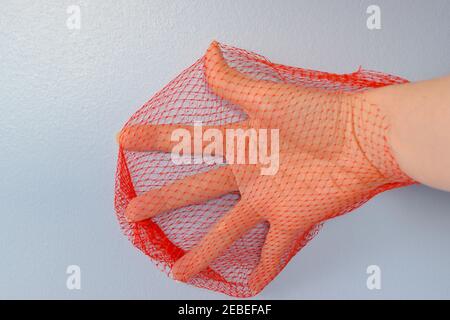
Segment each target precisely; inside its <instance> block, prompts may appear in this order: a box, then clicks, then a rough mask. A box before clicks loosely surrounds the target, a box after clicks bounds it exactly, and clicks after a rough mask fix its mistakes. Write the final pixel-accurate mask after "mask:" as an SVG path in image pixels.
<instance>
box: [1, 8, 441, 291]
mask: <svg viewBox="0 0 450 320" xmlns="http://www.w3.org/2000/svg"><path fill="white" fill-rule="evenodd" d="M72 4H78V5H80V7H81V14H82V15H81V18H82V21H81V23H82V25H81V30H79V31H76V30H75V31H74V30H69V29H68V28H67V27H66V19H67V17H68V14H67V13H66V9H67V6H68V5H72ZM370 4H378V5H379V6H380V7H381V10H382V29H381V30H379V31H370V30H368V29H367V28H366V19H367V16H368V15H367V14H366V8H367V7H368V6H369V5H370ZM449 16H450V1H448V0H433V1H429V0H428V1H426V0H423V1H417V0H415V1H410V0H408V1H406V0H405V1H399V0H397V1H384V0H383V1H382V0H371V1H334V0H329V1H237V0H236V1H210V0H208V1H207V0H196V1H166V0H162V1H156V0H152V1H130V0H122V1H106V0H102V1H100V0H97V1H76V0H71V1H61V0H54V1H18V0H7V1H5V0H2V3H1V10H0V26H1V30H0V152H1V156H0V172H1V178H0V206H1V223H0V298H67V299H77V298H148V299H171V298H180V299H184V298H191V299H214V298H225V296H224V295H221V294H217V293H213V292H208V291H206V290H202V289H198V288H194V287H190V286H187V285H184V284H181V283H176V282H175V281H173V280H171V279H169V278H167V277H166V276H165V275H164V274H163V273H161V272H160V271H158V270H157V269H156V267H154V266H153V264H152V263H151V262H150V261H149V260H148V259H147V257H146V256H144V255H143V254H141V253H140V252H139V251H138V250H136V249H134V248H133V247H132V246H131V244H130V243H129V242H128V241H127V239H126V238H125V237H124V236H123V235H122V233H121V230H120V228H119V226H118V224H117V222H116V218H115V215H114V210H113V184H114V173H115V165H116V153H117V146H116V144H115V141H114V136H115V133H116V132H117V131H118V130H119V129H120V128H121V126H122V125H123V124H124V122H125V121H126V120H127V119H128V117H129V116H131V114H132V113H133V112H134V111H135V110H136V109H137V108H138V107H140V105H142V104H143V103H144V102H145V101H146V100H148V99H149V98H150V97H151V96H152V95H153V94H154V93H155V91H157V90H158V89H160V88H162V87H163V86H164V85H165V84H167V82H168V81H169V80H171V79H172V78H173V77H174V76H175V75H177V74H178V73H179V72H180V71H182V70H183V69H184V68H185V67H187V66H188V65H190V64H191V63H193V62H194V61H195V60H196V59H197V58H198V57H200V56H201V55H202V54H203V52H204V50H205V49H206V48H207V46H208V44H209V42H210V41H211V40H212V39H217V40H219V41H222V42H224V43H227V44H231V45H234V46H238V47H242V48H246V49H249V50H253V51H256V52H258V53H261V54H263V55H265V56H267V57H268V58H270V59H271V60H272V61H275V62H279V63H283V64H289V65H295V66H301V67H305V68H311V69H319V70H323V71H330V72H338V73H344V72H352V71H355V70H356V69H357V68H358V66H359V65H362V66H363V67H365V68H368V69H375V70H379V71H385V72H389V73H392V74H396V75H400V76H403V77H406V78H408V79H410V80H419V79H426V78H430V77H435V76H440V75H444V74H448V73H449V72H450V59H449V57H450V18H449ZM70 264H77V265H79V266H80V267H81V271H82V289H81V290H80V291H69V290H67V289H66V285H65V283H66V277H67V275H66V273H65V271H66V267H67V266H68V265H70ZM371 264H376V265H379V266H380V267H381V270H382V289H381V290H379V291H369V290H368V289H367V288H366V278H367V275H366V268H367V266H368V265H371ZM258 298H268V299H269V298H271V299H272V298H273V299H277V298H288V299H289V298H369V299H372V298H375V299H376V298H450V194H448V193H444V192H440V191H436V190H431V189H428V188H426V187H423V186H414V187H409V188H405V189H401V190H395V191H391V192H388V193H385V194H382V195H381V196H378V197H376V198H375V199H373V200H372V201H370V202H369V203H368V204H366V205H365V206H363V207H362V208H360V209H358V210H356V211H355V212H354V213H352V214H350V215H346V216H344V217H341V218H338V219H335V220H333V221H330V222H328V223H327V224H326V225H325V227H324V228H323V230H322V231H321V232H320V234H319V235H318V236H317V237H316V238H315V239H314V240H313V241H312V242H311V243H310V244H309V245H308V246H307V247H306V248H305V249H304V250H302V251H301V252H300V253H299V254H298V255H297V256H296V257H295V258H294V259H293V261H292V262H291V263H290V264H289V265H288V266H287V267H286V269H285V270H284V271H283V272H282V274H280V275H279V276H278V278H277V279H276V280H275V281H273V283H271V284H270V285H269V286H268V287H267V288H266V290H265V291H264V292H263V293H262V294H260V295H259V296H258Z"/></svg>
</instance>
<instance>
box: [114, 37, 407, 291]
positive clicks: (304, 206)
mask: <svg viewBox="0 0 450 320" xmlns="http://www.w3.org/2000/svg"><path fill="white" fill-rule="evenodd" d="M404 82H406V80H404V79H401V78H399V77H395V76H391V75H387V74H383V73H379V72H373V71H367V70H361V69H360V70H358V71H357V72H354V73H351V74H344V75H338V74H331V73H325V72H319V71H312V70H306V69H301V68H294V67H288V66H284V65H280V64H274V63H271V62H270V61H268V60H267V59H265V58H264V57H262V56H260V55H257V54H255V53H252V52H248V51H245V50H242V49H238V48H233V47H230V46H226V45H223V44H218V43H216V42H213V43H212V44H211V46H210V48H209V49H208V51H207V52H206V54H205V56H204V57H202V58H201V59H199V60H198V61H197V62H196V63H195V64H194V65H192V66H191V67H190V68H188V69H186V70H185V71H183V72H182V73H181V74H180V75H179V76H177V77H176V78H175V79H174V80H173V81H171V82H170V83H169V84H168V85H167V86H166V87H164V88H163V89H162V90H161V91H160V92H158V93H157V94H156V95H154V96H153V98H152V99H151V100H149V101H148V102H147V103H146V104H145V105H144V106H142V107H141V108H140V109H139V110H138V111H137V112H136V113H135V114H134V115H133V116H132V117H131V119H130V120H129V121H128V122H127V123H126V125H125V126H124V128H123V129H122V131H121V133H120V135H119V143H120V149H119V158H118V168H117V175H116V190H115V209H116V212H117V216H118V219H119V221H120V224H121V226H122V228H123V230H124V232H125V233H126V235H127V236H128V237H129V239H130V240H131V241H132V243H133V244H134V245H135V246H136V247H137V248H139V249H140V250H141V251H143V252H144V253H145V254H146V255H148V256H149V257H150V258H151V259H152V260H153V261H154V262H156V264H157V266H159V267H160V268H161V269H162V270H164V271H165V272H167V273H168V274H169V275H170V276H172V277H173V278H175V279H178V280H181V281H185V282H188V283H190V284H192V285H195V286H198V287H202V288H207V289H210V290H215V291H219V292H223V293H225V294H228V295H231V296H236V297H248V296H252V295H255V294H257V293H258V292H259V291H261V290H262V289H263V288H264V287H265V286H266V285H267V284H268V283H269V282H270V281H271V280H272V279H273V278H274V277H275V276H276V275H277V274H278V273H279V272H280V271H281V270H282V269H283V268H284V266H285V265H286V264H287V263H288V262H289V260H290V259H291V258H292V257H293V256H294V255H295V254H296V253H297V252H298V251H299V250H300V249H301V248H302V247H303V246H304V245H305V244H306V243H307V242H308V241H309V240H310V239H311V238H312V237H313V236H314V235H315V234H316V233H317V231H318V230H319V228H320V226H321V223H322V222H323V221H325V220H327V219H329V218H332V217H336V216H338V215H341V214H343V213H346V212H348V211H351V210H353V209H354V208H356V207H358V206H360V205H361V204H363V203H364V202H365V201H367V200H368V199H370V198H371V197H373V196H374V195H376V194H377V193H379V192H382V191H385V190H388V189H391V188H394V187H400V186H404V185H408V184H411V183H413V181H412V180H411V179H410V178H408V177H407V176H406V175H405V174H403V173H402V172H401V171H400V169H399V168H398V166H397V164H396V162H395V161H394V158H393V156H392V155H391V153H390V149H389V146H388V142H387V139H386V130H387V129H388V126H389V124H388V123H387V120H386V118H385V117H384V115H383V113H382V111H381V110H380V108H379V107H378V106H376V105H373V104H371V103H369V102H368V101H366V100H365V98H364V97H365V96H364V92H365V91H366V90H367V89H370V88H376V87H382V86H386V85H391V84H397V83H404Z"/></svg>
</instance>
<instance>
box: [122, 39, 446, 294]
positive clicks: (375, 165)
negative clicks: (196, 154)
mask: <svg viewBox="0 0 450 320" xmlns="http://www.w3.org/2000/svg"><path fill="white" fill-rule="evenodd" d="M205 78H206V82H207V84H208V85H209V87H210V88H211V90H212V91H213V92H214V93H215V94H216V95H217V96H219V97H221V98H223V99H226V100H228V101H230V102H232V103H234V104H236V105H239V106H240V107H241V108H242V109H243V110H244V111H245V112H246V113H247V115H248V120H246V121H245V122H240V123H234V124H230V125H225V126H215V127H214V128H217V129H219V130H221V131H222V132H225V130H226V129H228V128H234V129H235V128H243V129H246V128H255V129H258V128H268V129H270V128H274V129H279V130H280V168H279V170H278V172H277V173H276V174H275V175H269V176H264V175H261V174H260V166H259V165H249V164H239V165H238V164H234V165H226V166H222V167H219V168H217V169H215V170H212V171H209V172H205V173H201V174H197V175H193V176H190V177H187V178H184V179H182V180H179V181H176V182H174V183H172V184H169V185H166V186H164V187H162V188H161V189H156V190H150V191H148V192H147V193H145V194H143V195H140V196H138V197H136V198H134V199H132V200H131V202H130V203H129V205H128V207H127V209H126V213H125V214H126V216H127V218H128V219H129V220H130V221H140V220H144V219H148V218H152V217H155V216H157V215H158V214H160V213H162V212H166V211H169V210H173V209H176V208H180V207H184V206H188V205H192V204H198V203H203V202H205V201H208V200H210V199H213V198H217V197H219V196H221V195H224V194H227V193H230V192H239V194H240V196H241V199H240V201H239V202H238V203H237V205H236V206H235V207H233V208H232V209H231V210H230V211H229V212H228V213H227V214H226V215H224V216H223V217H222V218H221V219H220V220H219V221H218V222H217V223H216V224H215V225H214V226H213V227H212V228H211V229H210V230H208V232H207V234H206V235H205V237H204V238H203V239H202V240H201V241H200V242H199V243H198V244H197V245H196V246H195V247H194V248H193V249H192V250H191V251H189V252H187V253H186V254H185V255H184V256H183V257H181V258H180V259H179V260H178V261H177V262H176V263H175V265H174V266H173V268H172V274H173V276H174V278H175V279H178V280H181V281H187V280H189V279H190V278H192V277H193V276H195V275H196V274H197V273H199V272H201V271H202V270H204V269H206V268H207V266H208V265H209V264H210V263H211V262H212V261H213V260H214V259H215V258H217V257H218V256H219V255H220V254H221V253H223V252H224V251H225V250H226V249H227V248H228V247H229V246H230V245H231V244H232V243H233V242H234V241H236V240H237V239H239V238H240V237H242V236H243V235H244V234H245V233H246V232H247V231H248V230H250V229H251V228H253V227H254V226H255V225H256V224H258V223H260V222H262V221H267V222H269V224H270V229H269V232H268V234H267V237H266V240H265V243H264V246H263V248H262V251H261V257H260V261H259V263H258V265H257V267H256V268H255V270H254V271H253V272H252V274H251V275H250V278H249V287H250V288H251V289H252V290H253V291H254V292H255V293H257V292H259V291H260V290H261V289H262V288H263V287H264V286H265V285H266V284H267V283H268V282H270V281H271V280H272V278H273V277H274V276H276V274H277V273H278V272H279V268H280V265H281V261H282V260H283V258H285V257H286V255H287V254H288V253H289V252H290V250H291V249H292V245H293V243H294V242H295V241H296V240H297V239H299V237H301V236H303V235H305V234H307V233H308V231H309V230H310V229H311V228H312V227H314V225H316V224H317V223H320V222H322V221H324V220H326V219H329V218H332V217H335V216H337V215H340V214H343V213H345V212H348V211H350V210H352V209H353V208H355V207H357V206H359V205H360V204H361V203H363V202H364V201H366V200H368V199H369V198H370V197H371V196H373V195H374V194H376V192H375V190H378V188H383V187H385V186H387V185H390V184H398V185H407V184H408V183H412V182H413V179H414V180H416V181H419V182H422V183H425V184H427V185H430V186H432V187H436V188H441V189H444V190H450V170H446V169H447V168H448V164H450V151H449V149H450V148H445V147H444V146H446V145H448V142H449V141H450V130H449V129H448V127H447V126H446V124H447V123H449V120H450V111H449V110H450V105H449V101H450V86H449V84H450V80H449V78H448V77H447V78H443V79H437V80H432V81H427V82H422V83H416V84H404V85H393V86H389V87H383V88H379V89H373V90H369V91H365V92H362V93H357V94H350V93H344V92H325V90H323V89H312V88H304V87H300V86H298V85H293V84H286V83H275V82H272V81H264V80H255V79H251V78H250V77H248V76H246V75H244V74H241V73H240V72H238V71H237V70H235V69H233V68H232V67H230V66H229V65H228V64H227V62H226V61H225V59H224V58H223V56H222V53H221V50H220V45H219V44H218V43H216V42H213V43H212V44H211V46H210V47H209V49H208V51H207V53H206V55H205ZM430 109H432V111H430ZM180 127H182V128H184V129H187V130H193V129H192V127H189V126H180V125H139V126H131V127H128V128H125V129H124V130H122V132H121V133H120V134H119V136H118V140H119V143H120V145H121V146H122V147H123V148H124V149H126V150H132V151H162V152H171V150H172V148H173V147H174V145H175V143H174V142H172V141H171V140H170V136H171V132H172V131H173V130H175V129H178V128H180ZM209 128H212V127H204V128H203V129H204V130H206V129H209ZM224 153H226V145H224ZM411 178H412V179H411ZM385 189H387V188H385Z"/></svg>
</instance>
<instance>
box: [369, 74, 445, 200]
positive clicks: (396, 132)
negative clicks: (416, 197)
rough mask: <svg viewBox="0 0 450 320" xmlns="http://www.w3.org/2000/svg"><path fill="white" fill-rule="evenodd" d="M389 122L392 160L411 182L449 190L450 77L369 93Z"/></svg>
mask: <svg viewBox="0 0 450 320" xmlns="http://www.w3.org/2000/svg"><path fill="white" fill-rule="evenodd" d="M365 96H366V98H367V99H368V100H369V101H371V102H372V103H375V104H378V105H379V106H380V107H381V108H382V110H383V113H385V114H386V115H387V117H388V118H389V122H390V123H391V126H390V130H389V132H388V134H387V136H388V139H389V143H390V145H391V148H392V150H393V152H394V155H395V159H396V160H397V162H398V164H399V165H400V167H401V169H402V170H403V171H404V172H405V173H406V174H408V175H409V176H410V177H412V178H413V179H414V180H416V181H418V182H420V183H423V184H425V185H428V186H430V187H433V188H437V189H441V190H444V191H450V170H449V169H448V168H449V166H450V148H449V146H450V76H446V77H442V78H437V79H433V80H427V81H421V82H416V83H406V84H401V85H395V86H388V87H383V88H379V89H376V90H371V91H368V92H367V93H365Z"/></svg>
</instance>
